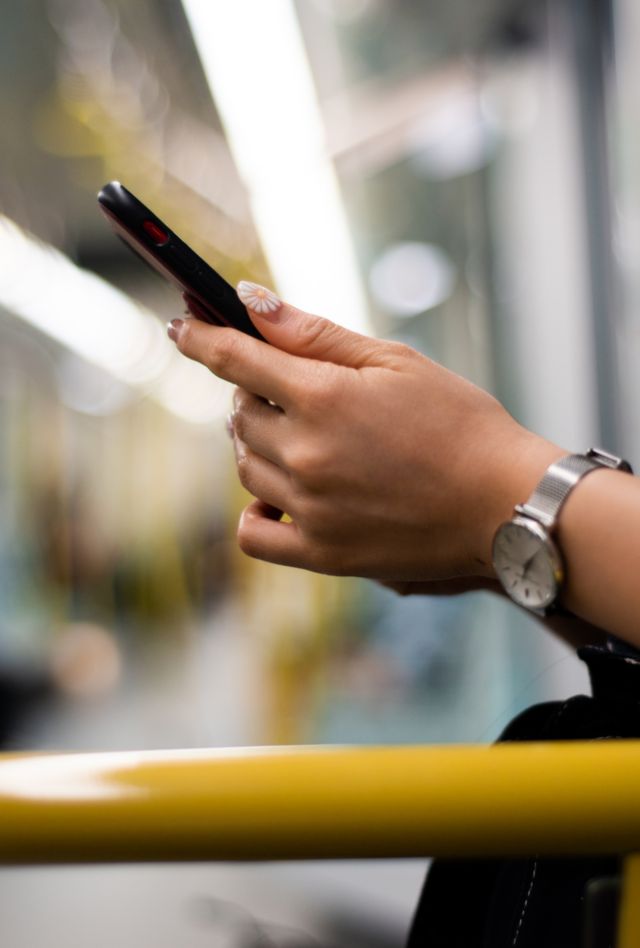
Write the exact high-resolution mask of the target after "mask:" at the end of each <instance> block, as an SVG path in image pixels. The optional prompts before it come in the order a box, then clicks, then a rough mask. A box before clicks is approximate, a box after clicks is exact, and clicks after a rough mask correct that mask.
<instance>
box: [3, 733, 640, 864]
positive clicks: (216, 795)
mask: <svg viewBox="0 0 640 948" xmlns="http://www.w3.org/2000/svg"><path fill="white" fill-rule="evenodd" d="M633 851H640V742H635V741H607V742H600V741H599V742H585V743H577V742H576V743H565V744H560V743H558V744H533V743H531V744H504V745H498V746H496V747H478V746H476V747H460V746H454V747H391V748H340V747H323V748H295V747H292V748H286V747H285V748H282V747H281V748H257V749H256V748H253V749H230V750H213V751H208V750H207V751H175V752H170V751H160V752H142V753H130V752H126V753H109V754H78V755H73V754H65V755H5V756H0V862H3V863H5V864H8V863H56V862H104V861H146V860H156V861H169V860H198V859H208V860H211V859H224V860H227V859H235V860H242V859H252V860H253V859H307V858H324V857H326V858H352V857H378V856H380V857H391V856H423V855H432V856H438V855H448V856H468V855H498V854H501V855H524V854H533V853H540V854H569V853H575V854H578V853H620V852H623V853H624V852H633Z"/></svg>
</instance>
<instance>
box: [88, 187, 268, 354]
mask: <svg viewBox="0 0 640 948" xmlns="http://www.w3.org/2000/svg"><path fill="white" fill-rule="evenodd" d="M98 202H99V204H100V209H101V210H102V211H103V213H104V214H105V216H106V218H107V220H108V221H109V223H110V224H111V226H112V228H113V229H114V231H115V232H116V234H117V235H118V236H119V237H121V238H122V239H123V240H124V241H125V243H126V244H127V245H128V246H129V247H130V248H131V249H132V250H133V251H134V252H135V253H137V254H138V255H139V256H141V257H142V258H143V260H145V261H146V262H147V263H149V264H151V266H152V267H153V268H154V269H155V270H157V271H158V273H160V274H162V276H163V277H165V279H167V280H168V281H169V282H170V283H172V284H173V285H174V286H176V287H177V288H178V289H179V290H180V292H181V293H182V294H183V296H184V297H185V299H186V302H187V305H188V307H189V310H190V311H191V312H192V313H193V315H194V316H197V317H198V319H202V320H204V321H205V322H208V323H211V324H212V325H214V326H232V327H233V328H234V329H239V330H240V331H241V332H246V333H247V334H248V335H249V336H254V337H255V338H256V339H263V338H264V337H263V336H262V335H261V334H260V333H259V332H258V330H257V329H256V327H255V326H254V325H253V323H252V322H251V319H250V318H249V315H248V313H247V310H246V309H245V307H244V305H243V303H241V302H240V300H239V299H238V295H237V293H236V291H235V290H234V289H233V287H232V286H231V285H230V284H229V283H227V281H226V280H225V279H223V277H221V276H220V274H219V273H217V272H216V271H215V270H214V269H213V267H210V266H209V264H208V263H206V261H204V260H203V259H202V257H199V256H198V254H197V253H195V251H193V250H192V249H191V247H189V246H188V244H185V243H184V241H182V240H180V238H179V237H178V236H177V235H176V234H174V233H173V231H172V230H170V229H169V227H167V225H166V224H165V223H164V221H162V220H160V218H159V217H158V216H157V214H154V213H153V211H151V210H149V208H148V207H145V205H144V204H143V203H142V201H139V200H138V198H137V197H135V195H133V194H132V193H131V191H127V189H126V188H125V187H124V185H122V184H120V182H119V181H111V182H110V183H109V184H105V186H104V187H103V188H102V190H101V191H100V193H99V194H98Z"/></svg>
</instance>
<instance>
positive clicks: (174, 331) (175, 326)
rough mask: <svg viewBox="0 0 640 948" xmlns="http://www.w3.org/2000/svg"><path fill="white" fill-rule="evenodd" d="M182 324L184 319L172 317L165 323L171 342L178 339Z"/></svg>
mask: <svg viewBox="0 0 640 948" xmlns="http://www.w3.org/2000/svg"><path fill="white" fill-rule="evenodd" d="M183 324H184V319H172V320H171V322H170V323H167V335H168V337H169V339H171V340H172V341H173V342H177V341H178V336H179V335H180V330H181V329H182V326H183Z"/></svg>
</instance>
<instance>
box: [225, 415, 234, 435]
mask: <svg viewBox="0 0 640 948" xmlns="http://www.w3.org/2000/svg"><path fill="white" fill-rule="evenodd" d="M225 428H226V429H227V434H228V435H229V437H230V438H233V412H232V411H230V412H229V414H228V415H227V417H226V420H225Z"/></svg>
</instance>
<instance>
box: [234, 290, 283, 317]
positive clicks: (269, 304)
mask: <svg viewBox="0 0 640 948" xmlns="http://www.w3.org/2000/svg"><path fill="white" fill-rule="evenodd" d="M236 292H237V294H238V296H239V298H240V299H241V300H242V302H243V303H244V305H245V306H246V307H247V309H250V310H251V312H252V313H257V314H258V315H259V316H264V318H265V319H271V320H273V322H276V321H277V320H278V319H279V318H280V309H281V307H282V300H280V299H278V297H277V296H276V294H275V293H274V292H273V290H268V289H267V288H266V287H265V286H260V284H259V283H250V282H249V281H248V280H241V281H240V283H238V285H237V287H236Z"/></svg>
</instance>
